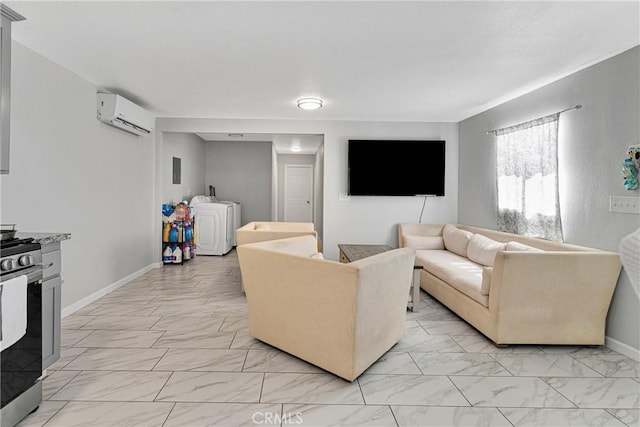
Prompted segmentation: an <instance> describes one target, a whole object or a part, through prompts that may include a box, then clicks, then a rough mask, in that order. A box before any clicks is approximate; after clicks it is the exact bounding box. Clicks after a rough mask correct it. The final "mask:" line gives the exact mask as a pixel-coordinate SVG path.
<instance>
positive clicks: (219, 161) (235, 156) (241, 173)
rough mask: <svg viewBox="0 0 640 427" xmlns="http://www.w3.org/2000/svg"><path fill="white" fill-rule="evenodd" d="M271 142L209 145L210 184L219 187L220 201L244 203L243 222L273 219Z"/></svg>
mask: <svg viewBox="0 0 640 427" xmlns="http://www.w3.org/2000/svg"><path fill="white" fill-rule="evenodd" d="M271 145H272V144H271V141H268V142H248V141H209V142H207V143H206V144H205V146H206V149H205V153H206V154H205V157H206V160H205V175H204V176H205V183H206V187H207V189H208V188H209V185H213V186H214V187H216V196H217V197H218V199H220V200H230V201H234V202H239V203H240V215H241V221H240V222H241V223H242V224H243V225H244V224H246V223H248V222H251V221H269V220H270V219H271V149H272V148H271ZM206 194H209V193H208V190H207V193H206Z"/></svg>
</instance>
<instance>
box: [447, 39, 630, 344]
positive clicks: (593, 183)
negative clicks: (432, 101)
mask: <svg viewBox="0 0 640 427" xmlns="http://www.w3.org/2000/svg"><path fill="white" fill-rule="evenodd" d="M639 53H640V48H638V47H636V48H634V49H631V50H629V51H627V52H624V53H622V54H620V55H617V56H615V57H613V58H611V59H609V60H607V61H604V62H601V63H599V64H596V65H594V66H592V67H589V68H587V69H585V70H583V71H580V72H578V73H575V74H573V75H571V76H568V77H566V78H564V79H561V80H559V81H557V82H555V83H552V84H550V85H548V86H546V87H543V88H541V89H539V90H536V91H534V92H532V93H530V94H528V95H525V96H522V97H520V98H518V99H516V100H513V101H511V102H508V103H506V104H503V105H501V106H498V107H496V108H493V109H491V110H488V111H486V112H484V113H482V114H479V115H477V116H474V117H472V118H469V119H467V120H465V121H463V122H461V123H460V147H459V150H460V164H459V171H460V175H459V181H460V189H459V215H458V217H459V221H460V222H461V223H464V224H471V225H477V226H480V227H488V228H496V183H495V149H494V139H493V138H492V137H491V136H489V135H486V134H485V132H486V131H487V130H491V129H497V128H501V127H504V126H508V125H511V124H516V123H520V122H523V121H526V120H529V119H533V118H536V117H540V116H543V115H546V114H550V113H553V112H556V111H560V110H562V109H564V108H566V107H569V106H573V105H575V104H581V105H582V109H580V110H574V111H570V112H567V113H563V114H562V115H561V117H560V127H559V129H560V130H559V132H560V134H559V156H560V159H559V168H560V187H561V188H560V190H561V192H560V200H561V211H562V224H563V229H564V237H565V241H566V242H569V243H574V244H578V245H584V246H590V247H594V248H599V249H606V250H612V251H617V250H618V245H619V243H620V240H621V239H622V238H623V237H624V236H626V235H627V234H629V233H631V232H632V231H634V230H636V229H637V228H638V227H640V216H638V215H630V214H621V213H611V212H609V196H611V195H618V196H636V197H637V196H638V195H639V192H638V190H636V191H627V190H625V188H624V186H623V185H622V182H623V180H622V175H621V173H620V171H621V167H622V161H623V159H624V158H625V157H626V152H627V147H628V146H629V145H632V144H638V142H640V132H639V128H640V123H639V120H638V117H640V96H639V95H640V83H639V79H640V74H639V73H638V70H640V60H639V57H640V55H639ZM607 336H608V337H609V338H613V339H614V340H616V341H618V342H620V343H622V344H623V345H626V346H629V347H631V348H633V349H636V351H637V349H639V348H640V302H639V301H638V298H637V297H636V296H635V295H634V292H633V289H632V287H631V284H630V282H629V279H628V277H627V276H626V274H625V273H624V272H623V274H622V275H621V276H620V280H619V281H618V285H617V287H616V292H615V295H614V299H613V302H612V305H611V309H610V311H609V317H608V324H607Z"/></svg>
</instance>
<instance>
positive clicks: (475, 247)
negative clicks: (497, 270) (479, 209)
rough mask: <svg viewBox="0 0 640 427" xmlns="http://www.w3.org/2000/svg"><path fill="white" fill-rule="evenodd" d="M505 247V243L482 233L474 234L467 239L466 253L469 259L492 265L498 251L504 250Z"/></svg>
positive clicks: (488, 265)
mask: <svg viewBox="0 0 640 427" xmlns="http://www.w3.org/2000/svg"><path fill="white" fill-rule="evenodd" d="M506 247H507V245H506V243H500V242H496V241H495V240H493V239H490V238H488V237H486V236H483V235H482V234H474V235H473V237H472V238H471V240H469V247H467V254H468V256H469V259H470V260H471V261H473V262H477V263H478V264H482V265H486V266H487V267H493V262H494V260H495V259H496V254H497V253H498V252H499V251H504V250H505V248H506Z"/></svg>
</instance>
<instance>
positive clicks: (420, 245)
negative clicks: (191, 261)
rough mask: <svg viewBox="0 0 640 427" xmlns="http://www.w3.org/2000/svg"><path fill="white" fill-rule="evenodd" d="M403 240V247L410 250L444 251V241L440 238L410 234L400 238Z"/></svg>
mask: <svg viewBox="0 0 640 427" xmlns="http://www.w3.org/2000/svg"><path fill="white" fill-rule="evenodd" d="M402 238H403V239H404V247H405V248H410V249H416V250H421V249H429V250H435V249H444V240H443V239H442V236H414V235H411V234H405V235H403V236H402Z"/></svg>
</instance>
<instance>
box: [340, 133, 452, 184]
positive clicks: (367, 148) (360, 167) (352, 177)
mask: <svg viewBox="0 0 640 427" xmlns="http://www.w3.org/2000/svg"><path fill="white" fill-rule="evenodd" d="M348 150H349V154H348V157H349V169H348V170H349V172H348V180H349V195H351V196H419V195H430V196H444V170H445V141H426V140H425V141H404V140H362V139H351V140H349V148H348Z"/></svg>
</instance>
